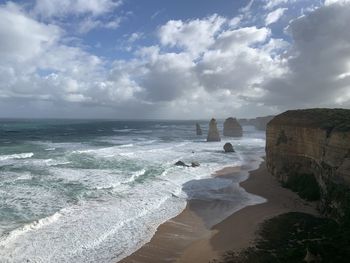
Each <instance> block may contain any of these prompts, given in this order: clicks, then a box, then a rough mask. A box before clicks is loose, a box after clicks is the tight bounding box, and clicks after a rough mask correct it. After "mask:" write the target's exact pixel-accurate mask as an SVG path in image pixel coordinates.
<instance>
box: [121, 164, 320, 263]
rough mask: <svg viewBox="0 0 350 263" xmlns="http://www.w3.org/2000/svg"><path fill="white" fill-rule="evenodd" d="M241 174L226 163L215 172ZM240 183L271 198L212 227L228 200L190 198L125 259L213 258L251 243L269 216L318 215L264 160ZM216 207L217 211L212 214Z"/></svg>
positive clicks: (186, 262)
mask: <svg viewBox="0 0 350 263" xmlns="http://www.w3.org/2000/svg"><path fill="white" fill-rule="evenodd" d="M238 173H240V168H239V167H226V168H224V169H222V170H220V171H218V172H217V173H216V174H215V175H214V176H223V177H232V176H237V174H238ZM240 185H241V186H242V187H243V188H244V189H245V190H246V191H247V192H250V193H253V194H256V195H259V196H261V197H264V198H265V199H266V200H267V201H266V202H265V203H262V204H258V205H252V206H247V207H245V208H243V209H240V210H239V211H237V212H235V213H233V214H232V215H231V216H229V217H227V218H226V219H225V220H223V221H222V222H220V223H218V224H216V225H214V226H213V227H210V228H208V222H209V221H210V220H211V219H213V218H214V217H215V216H217V215H218V211H224V209H225V204H222V202H221V203H220V201H216V202H215V201H210V202H208V201H203V200H190V201H189V202H188V205H187V207H186V209H185V210H184V211H183V212H182V213H181V214H179V215H178V216H176V217H175V218H173V219H171V220H169V221H167V222H165V223H164V224H162V225H161V226H160V227H159V228H158V229H157V232H156V234H155V235H154V236H153V238H152V240H151V241H150V242H149V243H147V244H146V245H144V246H143V247H142V248H141V249H139V250H138V251H136V252H135V253H133V254H132V255H130V256H129V257H127V258H125V259H123V260H122V261H120V262H123V263H127V262H129V263H130V262H133V263H141V262H142V263H147V262H152V263H157V262H177V263H190V262H192V263H193V262H195V263H197V262H198V263H201V262H209V261H210V260H212V259H215V258H218V257H219V256H220V255H221V254H223V253H224V252H226V251H228V250H235V251H237V250H240V249H242V248H246V247H248V246H249V245H250V244H252V242H253V240H254V238H255V237H256V232H257V230H258V227H259V225H260V224H261V223H262V222H263V221H264V220H266V219H269V218H272V217H274V216H276V215H279V214H282V213H286V212H293V211H294V212H306V213H311V214H317V211H316V208H315V205H314V204H311V203H307V202H305V201H303V200H302V199H300V198H299V197H298V196H297V195H296V194H295V193H293V192H292V191H290V190H288V189H285V188H283V187H281V186H280V184H279V183H278V182H277V181H276V180H275V178H274V177H272V176H270V175H269V174H268V172H267V169H266V167H265V163H264V162H262V163H261V164H260V167H259V169H257V170H255V171H252V172H250V176H249V178H248V179H247V180H246V181H244V182H242V183H241V184H240ZM218 207H219V209H218ZM211 209H212V211H213V213H208V211H210V210H211Z"/></svg>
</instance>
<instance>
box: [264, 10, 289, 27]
mask: <svg viewBox="0 0 350 263" xmlns="http://www.w3.org/2000/svg"><path fill="white" fill-rule="evenodd" d="M286 10H288V8H278V9H276V10H274V11H272V12H270V13H268V14H267V16H266V18H265V24H266V25H271V24H273V23H276V22H277V21H278V20H279V19H280V18H281V17H282V16H283V14H284V12H285V11H286Z"/></svg>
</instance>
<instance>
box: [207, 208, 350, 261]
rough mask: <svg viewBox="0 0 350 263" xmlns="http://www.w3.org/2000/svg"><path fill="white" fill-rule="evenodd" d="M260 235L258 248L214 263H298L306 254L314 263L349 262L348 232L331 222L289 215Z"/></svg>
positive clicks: (265, 226) (276, 219) (277, 219)
mask: <svg viewBox="0 0 350 263" xmlns="http://www.w3.org/2000/svg"><path fill="white" fill-rule="evenodd" d="M259 234H260V237H259V239H257V240H256V242H255V246H252V247H250V248H248V249H245V250H243V251H241V252H239V253H234V252H227V253H226V254H225V255H223V256H222V258H221V259H219V260H214V261H212V263H275V262H276V263H277V262H284V263H296V262H303V260H304V258H305V256H306V254H307V251H309V254H312V257H314V259H315V260H316V261H315V262H338V263H342V262H349V258H350V235H349V234H350V232H349V228H348V227H345V226H343V225H340V224H338V223H337V222H336V221H334V220H332V219H327V218H320V217H315V216H312V215H309V214H304V213H286V214H282V215H280V216H277V217H274V218H272V219H270V220H267V221H265V222H264V223H263V224H262V226H261V229H260V232H259Z"/></svg>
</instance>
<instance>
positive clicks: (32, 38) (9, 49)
mask: <svg viewBox="0 0 350 263" xmlns="http://www.w3.org/2000/svg"><path fill="white" fill-rule="evenodd" d="M0 18H1V19H0V39H1V41H0V57H1V59H2V61H4V60H16V61H25V60H29V59H31V58H33V57H34V56H38V55H40V53H41V52H43V50H45V49H47V48H48V47H49V46H50V45H52V44H53V43H54V42H56V41H57V40H58V39H59V37H60V34H61V31H60V29H59V28H58V27H56V26H53V25H44V24H40V23H38V22H37V21H35V20H33V19H31V18H30V17H28V16H26V15H24V14H23V12H22V10H21V9H20V8H19V7H18V6H17V5H15V4H12V3H11V2H10V3H8V4H6V5H4V6H0Z"/></svg>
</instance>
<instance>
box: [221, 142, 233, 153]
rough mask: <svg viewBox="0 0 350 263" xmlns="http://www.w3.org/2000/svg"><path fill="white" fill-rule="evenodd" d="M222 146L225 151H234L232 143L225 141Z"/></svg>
mask: <svg viewBox="0 0 350 263" xmlns="http://www.w3.org/2000/svg"><path fill="white" fill-rule="evenodd" d="M223 148H224V151H225V152H226V153H229V152H234V151H235V150H234V149H233V146H232V144H231V143H229V142H227V143H225V145H224V147H223Z"/></svg>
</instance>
